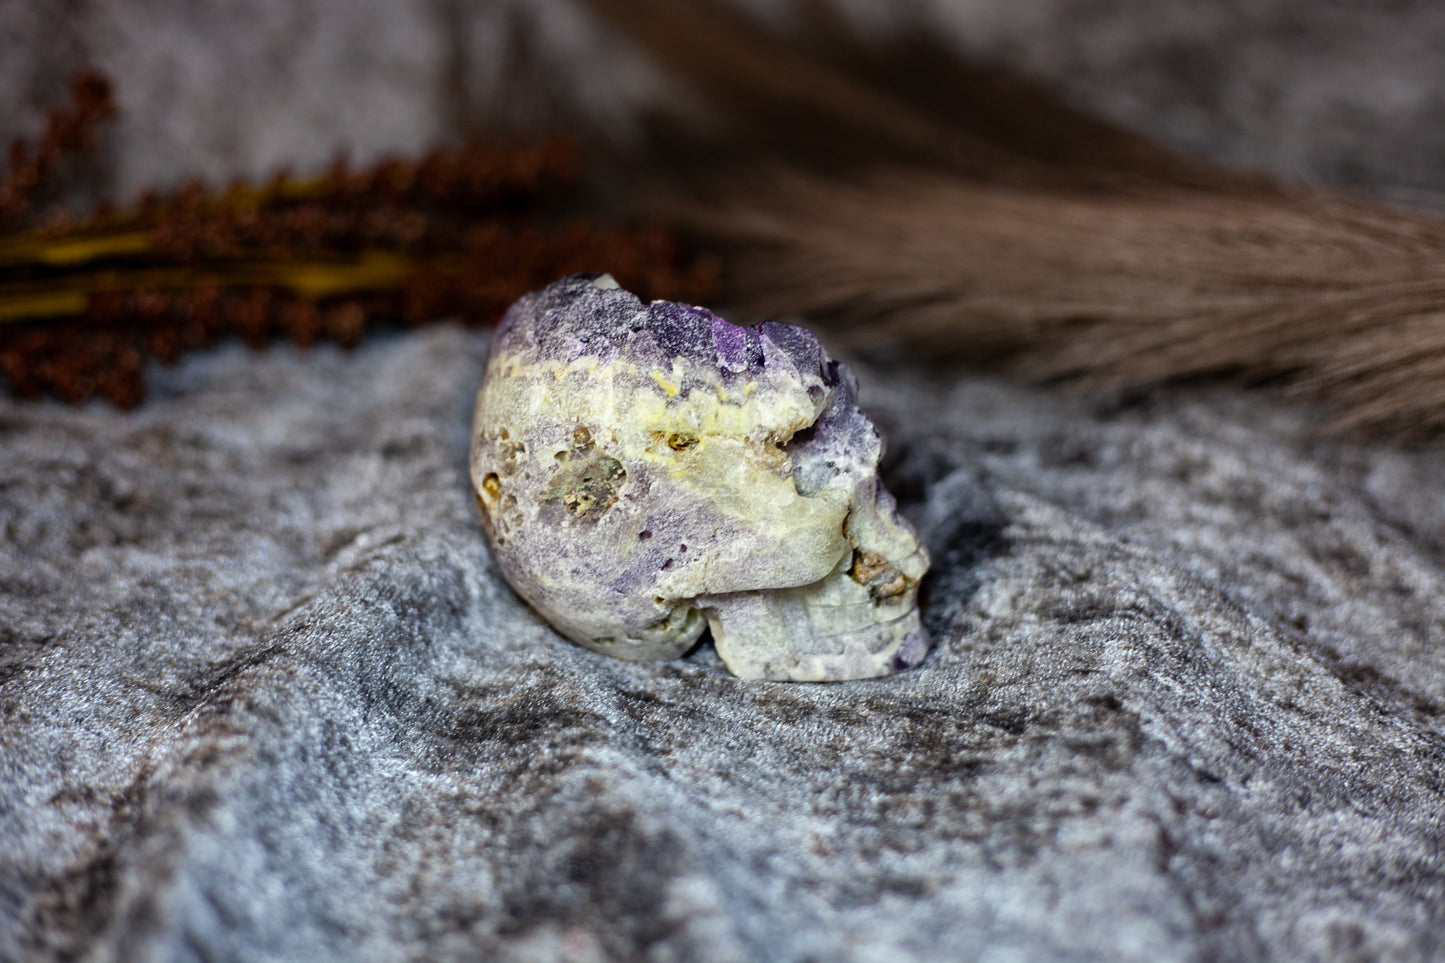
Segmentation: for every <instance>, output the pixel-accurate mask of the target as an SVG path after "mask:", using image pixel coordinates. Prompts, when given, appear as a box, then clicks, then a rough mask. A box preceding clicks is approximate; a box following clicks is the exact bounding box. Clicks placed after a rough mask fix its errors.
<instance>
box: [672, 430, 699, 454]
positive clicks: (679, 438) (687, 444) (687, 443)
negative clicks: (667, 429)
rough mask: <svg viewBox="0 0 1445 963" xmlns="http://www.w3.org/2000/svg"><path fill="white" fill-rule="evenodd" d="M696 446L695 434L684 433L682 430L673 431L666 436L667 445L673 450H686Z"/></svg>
mask: <svg viewBox="0 0 1445 963" xmlns="http://www.w3.org/2000/svg"><path fill="white" fill-rule="evenodd" d="M696 446H697V436H696V435H684V434H683V433H682V432H673V433H672V434H670V435H668V436H667V447H669V448H671V449H672V450H673V451H687V450H688V449H689V448H693V447H696Z"/></svg>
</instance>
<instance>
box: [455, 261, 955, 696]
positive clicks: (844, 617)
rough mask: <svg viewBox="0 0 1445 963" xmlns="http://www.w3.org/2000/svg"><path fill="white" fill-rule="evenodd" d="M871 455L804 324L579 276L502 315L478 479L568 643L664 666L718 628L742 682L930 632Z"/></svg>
mask: <svg viewBox="0 0 1445 963" xmlns="http://www.w3.org/2000/svg"><path fill="white" fill-rule="evenodd" d="M881 453H882V440H881V438H880V436H879V434H878V432H877V430H876V429H875V428H874V427H873V424H872V423H871V422H870V421H869V420H868V419H867V418H866V417H865V416H864V415H863V414H862V413H861V412H860V411H859V410H858V407H857V386H856V382H855V380H854V378H853V374H852V372H851V371H850V370H849V369H848V368H847V367H845V366H843V365H841V364H839V363H838V362H835V361H830V360H829V359H828V356H827V355H826V354H825V353H824V352H823V349H822V348H821V347H820V346H819V344H818V342H817V339H815V338H814V337H813V336H812V334H810V333H809V332H807V331H806V330H804V329H802V328H799V327H795V326H793V325H788V324H775V323H767V324H763V325H760V326H759V327H757V328H747V327H739V326H737V325H732V324H729V323H728V322H726V321H724V320H722V319H721V318H718V317H717V316H715V315H713V314H711V313H710V312H708V311H705V310H703V309H702V308H695V307H689V306H686V305H681V304H672V303H669V302H664V301H656V302H653V303H652V304H651V305H644V304H643V303H642V302H640V301H639V300H638V299H637V298H635V297H633V296H632V295H631V294H629V293H627V292H626V291H623V290H621V289H620V288H618V287H617V284H616V282H615V281H613V280H612V278H611V277H609V276H607V275H600V276H589V275H575V276H573V277H569V278H564V279H563V280H561V281H558V282H557V283H555V284H553V285H551V286H549V287H547V288H546V289H544V290H542V291H540V292H536V293H534V294H530V295H528V296H526V297H524V298H522V299H521V300H520V301H518V302H517V303H516V304H515V305H513V306H512V308H511V309H510V310H509V311H508V312H507V315H506V317H505V318H504V319H503V321H502V323H501V325H500V326H499V327H498V328H497V332H496V335H495V338H494V340H493V342H492V348H491V354H490V357H489V359H488V364H487V372H486V377H485V380H484V381H483V383H482V387H481V391H480V392H479V394H478V396H477V408H476V418H475V421H474V425H473V437H472V457H471V475H472V483H473V485H474V486H475V488H476V494H477V503H478V505H479V507H480V509H481V514H482V520H483V524H484V526H485V528H486V531H487V536H488V538H489V539H490V540H491V544H492V550H493V552H494V554H495V557H496V559H497V563H498V565H499V567H500V568H501V571H502V574H503V575H504V576H505V577H506V578H507V581H508V582H509V583H510V584H511V585H512V587H513V588H514V589H516V591H517V593H518V594H519V595H521V596H522V597H523V598H524V599H526V600H527V601H528V602H530V603H531V604H532V606H533V607H534V608H535V609H536V610H537V611H538V612H540V613H541V614H542V615H543V616H544V617H545V618H546V619H547V620H548V621H549V622H551V623H552V625H554V626H555V627H556V628H557V629H558V630H559V631H560V632H562V634H564V635H566V636H567V637H568V638H570V639H572V640H573V641H574V642H577V643H578V644H579V645H583V646H586V647H587V648H589V649H593V650H595V651H598V652H602V653H605V654H607V655H614V656H618V657H619V658H624V659H670V658H674V657H676V656H678V655H681V654H682V653H684V652H685V651H687V650H688V648H689V647H691V646H692V645H693V643H694V642H696V641H697V639H698V637H699V636H700V635H701V634H702V631H703V629H704V628H705V627H707V626H711V628H712V635H713V641H714V643H715V644H716V646H717V651H718V655H719V656H720V657H721V658H722V660H723V662H724V663H725V664H726V665H727V667H728V668H729V669H730V670H731V671H732V672H733V673H734V674H736V675H738V676H742V677H743V678H762V679H783V680H799V681H817V680H830V679H859V678H867V677H871V676H878V675H886V674H889V673H893V672H898V671H901V670H903V669H905V668H908V667H910V666H913V665H916V664H917V663H918V662H919V661H921V660H922V658H923V656H924V654H925V652H926V651H927V647H928V639H927V635H926V634H925V632H924V630H923V628H922V626H921V625H920V623H919V617H918V606H917V585H918V580H919V579H920V578H921V577H922V576H923V573H924V571H925V570H926V569H927V567H928V556H927V554H926V552H925V551H924V549H923V548H922V546H920V545H919V543H918V538H917V536H916V535H915V534H914V533H913V530H912V529H911V528H910V527H909V526H908V523H907V522H905V521H903V520H902V519H901V518H900V517H899V516H898V514H897V511H896V509H895V505H894V502H893V499H892V497H891V496H890V495H889V494H888V493H887V492H886V491H885V490H884V489H883V487H882V485H881V484H880V483H879V481H878V478H877V464H878V458H879V456H880V454H881Z"/></svg>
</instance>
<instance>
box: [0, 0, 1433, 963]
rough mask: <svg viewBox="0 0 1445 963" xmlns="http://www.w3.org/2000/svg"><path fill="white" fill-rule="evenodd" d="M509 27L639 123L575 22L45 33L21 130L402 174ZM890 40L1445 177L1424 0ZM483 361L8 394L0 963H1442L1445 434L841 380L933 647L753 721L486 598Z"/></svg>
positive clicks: (243, 372)
mask: <svg viewBox="0 0 1445 963" xmlns="http://www.w3.org/2000/svg"><path fill="white" fill-rule="evenodd" d="M859 6H860V7H861V6H862V5H859ZM1130 6H1133V5H1130ZM62 9H63V10H64V11H65V12H64V13H62V12H61V11H62ZM509 9H511V10H515V11H522V10H527V11H530V12H528V13H525V14H520V13H519V14H518V16H520V17H521V18H522V20H523V21H525V22H526V23H530V24H532V25H533V26H532V29H535V30H537V31H541V35H545V36H546V37H548V38H550V39H549V40H548V41H547V43H549V44H551V46H544V47H543V48H542V49H543V50H544V51H546V52H547V55H548V56H551V57H554V58H555V62H556V63H558V64H563V65H565V66H566V69H567V70H569V71H573V72H572V73H567V74H566V75H565V77H566V78H567V81H566V82H565V83H563V84H562V86H561V88H560V89H561V90H562V91H563V92H564V95H562V96H563V100H564V102H566V103H568V104H570V105H571V106H570V108H569V109H573V110H576V111H578V113H579V115H582V114H585V115H587V116H591V117H595V116H604V117H606V116H612V115H609V114H607V112H608V111H615V112H616V114H615V116H616V117H619V118H620V117H625V116H627V115H628V111H629V110H630V109H631V107H632V106H635V104H636V103H637V102H638V99H639V98H645V97H648V96H655V95H657V94H656V88H655V86H650V85H653V84H655V78H649V76H648V75H647V74H646V72H645V71H644V70H642V69H641V68H640V67H636V66H635V65H630V64H629V62H627V61H625V60H616V58H614V57H612V56H611V55H609V54H607V53H606V51H608V50H609V48H608V46H607V42H606V41H605V39H597V38H596V37H595V36H594V35H593V34H591V33H590V32H589V30H588V27H587V22H586V21H585V19H583V18H581V17H579V16H576V15H575V13H572V12H569V8H565V7H563V6H562V5H561V4H560V3H548V4H545V5H536V6H528V7H525V8H524V7H521V6H518V7H516V8H508V7H506V6H505V5H491V6H484V7H479V8H477V9H475V10H473V9H471V8H468V7H465V6H463V5H447V4H437V5H434V6H420V5H419V6H415V7H406V6H404V5H388V4H370V5H365V4H342V3H336V4H325V3H321V2H314V3H300V4H297V3H287V4H281V3H275V4H272V3H258V4H246V5H242V4H235V5H230V6H228V5H225V4H213V5H206V6H205V7H204V8H203V9H202V8H201V7H200V6H198V5H196V6H192V5H183V4H174V3H165V2H161V0H153V2H150V3H142V2H136V3H128V4H120V3H106V2H102V0H92V2H89V3H83V4H76V5H68V6H64V7H63V8H62V7H61V6H56V7H53V8H52V7H48V6H47V7H46V8H44V9H43V10H42V9H41V8H40V6H39V5H32V4H24V3H18V2H11V3H5V4H0V22H3V23H4V24H5V25H6V29H4V30H0V36H3V37H6V38H8V39H7V40H5V41H3V42H4V43H5V44H6V48H5V56H3V57H0V70H3V71H4V72H6V80H5V81H4V82H3V83H0V91H3V94H0V96H3V97H5V98H9V99H10V100H9V102H7V103H6V106H5V107H4V108H3V109H0V117H3V118H5V122H6V123H11V122H13V123H14V124H15V125H16V127H17V129H20V128H23V127H24V126H25V124H27V123H32V122H33V118H34V117H35V116H38V113H37V112H36V105H37V104H39V103H41V102H43V101H44V100H48V99H50V98H51V97H53V95H54V93H55V92H56V90H58V89H59V88H58V84H59V82H60V80H61V79H63V77H64V76H65V74H66V73H67V72H68V70H69V69H70V66H72V65H74V64H78V63H80V62H82V61H86V60H90V59H99V61H100V62H101V63H102V65H103V66H105V67H106V68H107V69H109V70H111V71H112V73H113V75H114V76H115V78H116V80H117V83H118V85H119V88H120V97H121V100H122V102H123V103H124V104H125V106H126V107H127V110H128V114H127V117H126V119H125V120H124V121H123V123H122V124H121V126H120V127H119V128H118V129H117V130H116V132H115V135H114V137H113V140H112V141H111V144H110V149H111V150H112V151H113V152H114V153H113V158H114V159H115V161H116V164H117V166H116V168H115V170H116V172H117V173H116V176H115V181H114V183H113V185H112V186H120V187H122V188H129V187H132V186H135V185H138V184H140V183H145V182H149V181H154V180H162V181H163V180H165V179H167V178H181V177H184V176H187V175H190V174H194V173H204V174H207V175H210V176H213V177H220V176H223V175H226V174H229V173H233V172H236V171H245V172H254V171H257V170H261V169H264V168H267V167H269V166H270V165H274V164H276V163H281V162H291V163H293V164H295V165H297V166H298V167H301V166H305V165H307V164H312V163H316V162H320V161H323V160H325V159H327V158H328V157H329V156H330V153H331V152H332V151H333V150H334V149H335V147H336V146H337V145H338V144H339V143H343V142H344V143H348V144H350V145H351V146H352V147H353V148H355V149H356V150H358V151H363V152H365V151H376V150H382V149H400V148H408V147H411V146H415V144H416V143H419V142H425V141H428V140H430V139H432V138H434V137H436V136H439V135H440V134H441V133H442V132H443V131H445V130H448V129H451V125H452V124H453V123H456V122H460V121H459V120H458V118H460V117H462V116H463V115H465V114H466V112H467V111H469V110H478V109H481V107H479V106H478V105H480V104H482V103H483V102H484V100H485V98H486V97H487V96H491V95H492V94H493V93H494V91H493V89H492V88H489V87H488V86H487V84H488V82H489V81H488V79H487V78H488V76H489V75H488V74H487V73H486V70H484V69H483V67H482V66H479V65H481V64H483V63H485V62H487V61H486V57H485V56H484V55H483V54H484V52H485V51H486V50H489V49H490V50H501V49H505V43H503V42H502V41H500V40H498V37H500V36H504V34H503V33H502V32H501V31H502V25H503V22H504V21H505V19H506V13H507V11H508V10H509ZM898 9H899V10H901V11H902V12H901V13H895V14H893V15H892V16H895V17H904V16H908V17H916V18H922V19H926V18H931V17H936V18H938V19H939V22H943V23H946V24H949V25H951V26H950V27H949V29H956V30H957V35H958V36H959V37H960V38H961V40H960V42H961V43H965V44H966V45H968V46H969V47H970V48H971V49H977V50H979V51H982V52H985V53H989V54H991V55H993V56H997V57H998V58H1000V59H1002V60H1006V61H1011V62H1017V63H1019V64H1021V65H1022V66H1024V67H1025V68H1027V69H1028V70H1030V71H1032V72H1033V73H1035V74H1036V75H1040V76H1045V77H1052V78H1054V79H1056V80H1063V81H1066V84H1067V86H1068V89H1069V90H1070V91H1071V92H1072V93H1073V94H1074V95H1075V96H1076V97H1077V98H1079V99H1081V100H1083V101H1085V102H1088V103H1092V104H1094V105H1096V106H1100V107H1102V108H1103V109H1106V110H1109V111H1110V112H1111V113H1113V114H1115V115H1116V116H1119V117H1123V118H1125V119H1129V120H1132V121H1135V122H1137V123H1139V124H1140V125H1142V126H1144V127H1146V128H1148V129H1150V130H1152V131H1154V132H1155V133H1157V134H1160V135H1162V136H1165V137H1167V138H1169V139H1170V140H1171V141H1173V142H1174V143H1177V144H1183V145H1186V146H1190V147H1194V148H1197V149H1199V151H1200V152H1202V153H1206V154H1208V155H1210V156H1216V157H1222V158H1226V159H1231V160H1238V161H1243V162H1249V163H1256V162H1257V163H1259V164H1261V165H1265V166H1270V167H1272V168H1274V169H1276V170H1281V171H1284V172H1286V173H1297V174H1302V175H1304V176H1308V177H1311V178H1317V179H1324V180H1336V181H1341V180H1343V181H1349V180H1358V181H1359V182H1362V183H1366V184H1369V185H1371V186H1372V187H1375V188H1380V189H1389V190H1397V189H1405V188H1408V189H1410V190H1416V189H1431V190H1433V189H1437V188H1439V187H1441V186H1445V175H1442V174H1441V173H1440V171H1439V170H1438V169H1437V168H1436V167H1435V166H1434V158H1435V157H1438V155H1439V151H1438V150H1433V148H1432V147H1431V144H1432V143H1433V142H1435V141H1438V139H1439V138H1440V137H1441V134H1440V131H1441V130H1442V129H1445V128H1442V127H1441V125H1439V124H1438V123H1435V124H1433V125H1432V124H1431V123H1429V121H1430V119H1431V118H1438V117H1439V115H1440V113H1441V112H1442V106H1441V102H1440V98H1441V96H1442V95H1441V94H1440V93H1439V91H1440V90H1441V89H1445V88H1442V87H1441V86H1440V85H1439V84H1432V83H1431V82H1430V81H1431V80H1432V79H1433V78H1438V77H1441V75H1442V70H1441V64H1440V63H1439V62H1438V56H1439V55H1438V54H1435V53H1433V51H1436V50H1440V49H1445V46H1442V45H1441V44H1439V43H1433V45H1432V41H1431V39H1430V38H1431V37H1438V36H1439V35H1440V32H1441V31H1442V30H1445V18H1442V17H1441V15H1439V14H1438V13H1435V12H1434V10H1433V8H1431V7H1430V6H1428V5H1426V4H1424V3H1417V4H1408V3H1407V4H1397V5H1393V11H1392V13H1391V16H1389V17H1386V16H1384V15H1382V14H1381V13H1379V12H1378V10H1377V11H1374V12H1372V13H1371V14H1369V15H1368V16H1367V15H1366V14H1365V13H1363V12H1353V8H1348V9H1347V8H1346V6H1345V5H1339V6H1338V7H1336V6H1334V5H1324V6H1321V5H1312V6H1309V7H1306V6H1304V5H1303V4H1292V3H1286V2H1283V0H1274V2H1271V3H1266V4H1250V5H1248V6H1246V5H1245V4H1243V3H1238V4H1217V3H1216V4H1208V5H1206V4H1202V3H1184V2H1177V0H1176V2H1166V3H1163V4H1154V5H1151V6H1150V8H1149V9H1150V11H1152V12H1151V13H1150V14H1149V15H1148V16H1141V15H1137V11H1136V12H1135V13H1134V14H1133V15H1131V12H1130V11H1129V10H1128V9H1126V6H1125V5H1122V4H1119V5H1109V4H1099V3H1090V2H1084V0H1055V2H1053V3H1049V4H1044V5H1033V6H1032V7H1031V8H1030V12H1029V13H1028V14H1021V13H1018V12H1015V11H1014V8H1013V6H1011V5H1008V4H1004V3H955V4H952V5H945V4H940V5H938V6H937V7H929V6H925V5H921V4H913V5H905V6H900V7H899V8H898ZM458 18H460V20H459V19H458ZM458 24H462V25H463V26H464V27H465V30H458V29H456V28H457V25H458ZM449 25H450V26H449ZM885 26H886V25H885ZM879 29H883V26H880V27H879ZM462 35H464V40H465V42H464V43H461V42H459V41H458V40H457V37H458V36H462ZM489 43H490V44H492V46H491V47H488V46H487V44H489ZM449 44H450V45H451V46H450V47H449ZM459 46H460V47H461V48H462V49H463V53H465V56H462V54H459V53H458V52H457V49H458V47H459ZM448 50H450V51H451V52H450V53H448ZM448 57H451V58H452V59H451V60H450V61H448ZM615 60H616V62H615V63H614V61H615ZM447 63H451V64H452V67H451V68H448V67H446V64H447ZM458 63H463V64H464V65H468V66H467V69H459V68H457V67H456V64H458ZM448 69H450V70H452V71H453V73H452V74H451V75H450V76H451V80H446V78H445V75H446V71H447V70H448ZM614 71H615V72H614ZM614 81H615V83H614ZM569 85H570V86H569ZM569 90H570V91H573V92H574V93H575V98H574V99H572V100H566V96H565V95H566V92H567V91H569ZM1382 91H1395V92H1396V93H1395V94H1393V95H1391V96H1385V95H1384V94H1383V93H1381V92H1382ZM549 96H553V95H549ZM468 104H470V105H471V106H468ZM544 106H545V105H544ZM524 107H525V104H524V103H523V102H520V101H519V102H518V110H519V114H518V116H519V117H523V118H524V117H525V115H526V109H523V108H524ZM527 109H532V108H527ZM535 109H537V110H541V109H542V107H540V106H539V107H536V108H535ZM27 118H30V119H29V120H27ZM1432 139H1434V140H1432ZM485 349H486V340H485V336H484V335H479V334H475V333H467V332H463V331H461V330H460V329H454V328H449V327H437V328H432V329H428V330H426V331H423V332H420V333H415V334H409V335H405V336H394V337H391V338H387V339H381V340H375V341H372V342H369V343H368V344H367V345H366V346H364V347H363V348H362V349H360V350H359V351H357V352H354V353H349V354H348V353H344V352H339V351H336V350H333V349H331V348H318V349H315V350H312V351H308V352H298V351H294V350H292V349H289V348H278V349H273V350H271V351H269V352H266V353H262V354H257V353H253V352H250V351H247V350H245V349H243V348H240V347H236V346H232V347H227V348H224V349H221V350H218V351H215V352H212V353H209V354H207V355H204V356H198V357H194V358H192V359H191V360H189V361H187V362H186V363H184V364H183V365H181V366H180V367H178V368H176V369H172V370H162V371H158V372H157V374H156V381H155V388H156V391H155V397H154V399H153V400H152V401H151V402H149V403H148V404H147V405H145V406H144V407H142V408H141V409H139V410H138V411H136V412H133V413H130V414H122V413H118V412H115V411H113V410H110V409H108V408H105V407H103V406H91V407H87V408H83V409H70V408H64V407H61V406H58V405H53V404H47V403H41V404H19V403H16V402H13V401H10V400H8V399H3V400H0V958H3V959H17V960H19V959H37V958H38V959H74V958H85V959H96V960H136V959H163V960H172V959H174V960H191V959H195V960H212V959H238V960H239V959H247V960H252V959H277V960H282V959H297V960H299V959H327V958H338V959H378V960H381V959H385V960H392V959H418V960H421V959H427V960H433V959H497V960H539V961H542V960H563V959H566V960H578V961H588V960H612V959H617V960H630V959H649V960H659V961H664V960H679V961H681V960H750V959H779V960H809V959H813V960H859V961H865V960H867V961H872V960H878V961H882V960H938V959H977V960H989V961H1003V960H1026V959H1050V960H1055V959H1057V960H1075V959H1077V960H1141V961H1142V960H1166V959H1167V960H1195V959H1199V960H1207V959H1229V960H1235V959H1278V960H1291V961H1293V960H1312V959H1318V960H1367V959H1404V960H1429V959H1438V958H1440V957H1441V956H1442V955H1445V822H1442V817H1445V646H1442V638H1445V591H1442V588H1445V584H1442V583H1445V500H1442V498H1441V493H1442V488H1445V449H1442V448H1441V447H1440V446H1439V445H1438V444H1435V445H1425V446H1419V447H1413V448H1406V447H1402V446H1399V445H1389V444H1383V443H1382V444H1377V445H1372V444H1367V443H1365V442H1362V441H1358V440H1356V441H1344V440H1331V439H1330V438H1329V437H1328V436H1326V435H1324V434H1322V433H1321V431H1320V428H1321V423H1320V419H1319V416H1318V415H1317V414H1316V413H1314V412H1312V411H1310V410H1308V409H1303V408H1295V407H1290V406H1288V405H1286V404H1284V403H1282V402H1280V401H1279V400H1278V399H1277V398H1275V397H1273V396H1270V395H1267V394H1262V393H1252V394H1246V393H1242V392H1239V391H1236V390H1233V389H1229V388H1227V387H1216V388H1209V387H1203V388H1172V389H1169V390H1159V391H1153V392H1147V393H1129V394H1077V393H1071V392H1067V391H1063V390H1050V389H1026V388H1020V387H1017V386H1011V385H1008V384H1005V383H1002V382H997V381H993V380H990V379H987V378H980V377H966V378H965V377H953V378H949V377H943V376H937V375H929V374H925V373H924V372H922V371H920V370H915V369H911V368H908V367H895V368H887V369H884V368H874V367H867V366H863V367H860V377H861V379H862V381H863V384H864V400H865V408H867V409H868V410H870V411H872V412H873V413H874V414H875V415H876V417H877V418H878V420H879V421H880V423H881V424H882V425H883V426H884V427H885V428H886V429H887V431H888V433H889V435H890V439H891V446H890V455H889V457H888V459H887V462H886V467H887V478H888V481H889V484H890V486H891V487H892V488H893V490H894V491H895V492H896V493H897V494H898V495H899V497H900V501H901V502H902V503H903V505H904V506H905V508H906V510H907V512H908V513H909V515H910V517H911V518H912V519H913V520H914V521H915V523H916V524H917V525H918V526H919V528H920V530H921V531H922V532H923V533H924V535H925V537H926V539H927V541H928V542H929V544H930V546H931V547H932V549H933V552H934V555H935V559H936V562H935V572H934V574H933V575H932V576H931V578H930V581H929V582H928V583H927V584H926V597H925V603H924V604H925V612H926V619H927V621H928V624H929V625H930V627H931V628H932V629H933V631H934V633H935V637H936V648H935V651H934V653H933V654H932V655H931V656H930V657H929V659H928V660H927V661H926V662H925V664H924V665H923V666H922V667H920V668H919V669H917V670H915V671H913V672H910V673H906V674H904V675H902V676H899V677H896V678H894V679H890V680H885V681H877V682H857V683H846V684H838V685H827V686H818V685H787V684H755V683H754V684H748V683H741V682H738V681H737V680H735V679H733V678H732V677H731V676H729V675H728V674H727V673H726V672H725V671H724V670H723V668H722V667H721V665H720V664H719V662H718V661H717V659H716V658H715V656H714V655H713V654H712V652H711V651H710V650H709V649H708V648H707V647H705V646H704V647H703V648H701V649H699V650H698V651H696V652H695V653H693V654H692V655H690V656H689V657H687V658H685V659H682V660H679V661H677V662H673V663H665V664H655V665H630V664H625V663H620V662H616V661H610V660H607V659H605V658H602V657H600V656H595V655H593V654H591V653H588V652H584V651H581V650H579V649H576V648H575V647H572V646H570V645H568V644H567V643H565V642H564V641H562V640H561V639H560V638H559V637H558V636H557V635H555V634H554V633H553V632H551V631H550V630H549V629H548V628H547V627H546V626H545V625H543V624H542V623H540V622H539V621H538V620H537V619H536V618H535V617H534V616H533V615H531V613H530V612H529V611H528V610H527V608H526V607H525V606H524V605H522V604H521V603H520V602H519V601H518V600H517V599H516V598H515V597H513V596H512V595H511V594H510V592H509V591H508V590H507V589H506V587H505V586H504V585H503V584H502V583H501V581H500V580H499V578H498V577H497V574H496V571H495V569H494V568H493V566H492V563H491V560H490V557H489V555H488V552H487V549H486V546H485V543H484V540H483V539H482V537H481V532H480V526H479V525H478V523H477V522H476V520H475V517H474V509H473V507H472V504H471V498H470V495H469V492H468V489H467V483H466V473H465V464H466V448H467V442H468V424H467V421H468V417H469V410H470V406H471V401H472V397H473V395H474V393H475V390H476V386H477V382H478V380H479V378H480V374H481V364H482V358H483V355H484V352H485Z"/></svg>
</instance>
